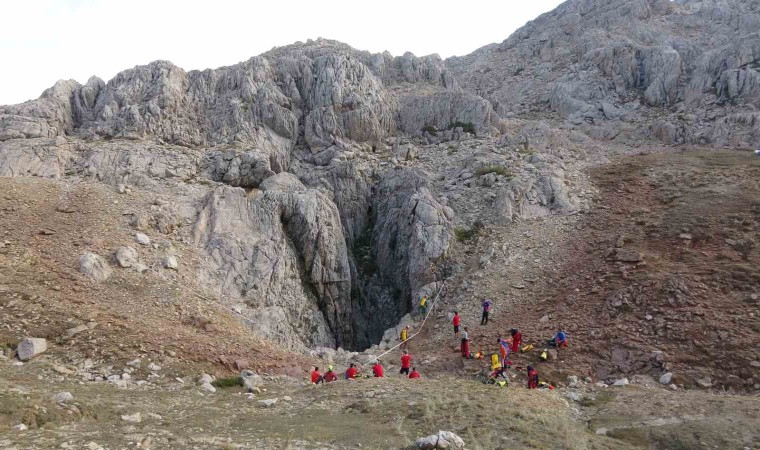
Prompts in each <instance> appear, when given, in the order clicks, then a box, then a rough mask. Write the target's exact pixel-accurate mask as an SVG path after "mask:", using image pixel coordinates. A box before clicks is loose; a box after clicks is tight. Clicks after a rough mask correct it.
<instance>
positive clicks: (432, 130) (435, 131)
mask: <svg viewBox="0 0 760 450" xmlns="http://www.w3.org/2000/svg"><path fill="white" fill-rule="evenodd" d="M426 131H427V133H428V134H429V135H431V136H436V135H437V134H438V129H437V128H436V127H434V126H432V125H425V126H424V127H422V132H423V133H424V132H426Z"/></svg>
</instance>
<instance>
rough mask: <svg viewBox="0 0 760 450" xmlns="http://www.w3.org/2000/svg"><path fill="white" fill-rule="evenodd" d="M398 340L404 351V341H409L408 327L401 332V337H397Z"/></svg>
mask: <svg viewBox="0 0 760 450" xmlns="http://www.w3.org/2000/svg"><path fill="white" fill-rule="evenodd" d="M399 338H400V339H401V348H402V349H406V345H407V344H406V341H407V340H408V339H409V325H407V326H405V327H404V328H403V329H402V330H401V335H400V336H399Z"/></svg>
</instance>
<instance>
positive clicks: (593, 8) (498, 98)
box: [446, 0, 760, 148]
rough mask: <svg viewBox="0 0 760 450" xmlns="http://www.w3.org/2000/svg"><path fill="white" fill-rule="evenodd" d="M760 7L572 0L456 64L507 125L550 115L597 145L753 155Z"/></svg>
mask: <svg viewBox="0 0 760 450" xmlns="http://www.w3.org/2000/svg"><path fill="white" fill-rule="evenodd" d="M759 29H760V4H758V2H757V1H754V0H730V1H726V0H676V1H669V0H633V1H629V0H570V1H567V2H565V3H563V4H562V5H560V6H559V7H558V8H557V9H555V10H554V11H551V12H549V13H546V14H543V15H541V16H540V17H538V18H537V19H535V20H533V21H531V22H529V23H528V24H526V25H525V26H524V27H522V28H521V29H519V30H518V31H516V32H515V33H514V34H512V35H511V36H510V37H509V38H508V39H506V40H505V41H504V42H502V43H500V44H493V45H489V46H486V47H483V48H481V49H479V50H477V51H476V52H474V53H472V54H470V55H468V56H464V57H461V58H451V59H449V60H447V61H446V67H447V68H449V69H450V70H451V72H452V74H453V75H454V76H455V77H456V78H457V80H458V81H459V83H460V85H461V86H462V87H463V88H464V89H465V90H467V91H469V92H473V93H477V94H479V95H481V96H483V97H484V98H486V99H488V100H489V101H490V102H491V103H492V104H493V105H494V109H495V110H496V112H497V113H498V114H499V115H500V116H502V117H509V116H527V117H533V118H538V117H540V116H542V115H544V114H547V113H550V114H551V116H553V117H555V118H556V119H557V120H559V121H561V122H562V123H563V124H564V125H565V126H567V127H570V128H572V129H577V130H581V131H583V132H584V133H586V134H589V135H591V136H593V137H595V138H598V139H604V140H615V141H618V142H624V143H635V142H637V141H640V140H642V139H644V140H646V139H656V140H660V141H662V142H664V143H666V144H682V143H695V144H710V145H715V146H725V147H741V148H754V147H757V146H758V141H759V140H760V115H758V112H757V108H758V107H760V71H758V69H760V36H759V35H758V30H759Z"/></svg>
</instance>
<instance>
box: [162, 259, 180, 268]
mask: <svg viewBox="0 0 760 450" xmlns="http://www.w3.org/2000/svg"><path fill="white" fill-rule="evenodd" d="M161 265H162V266H164V269H172V270H177V268H178V267H179V263H178V262H177V258H176V257H174V256H167V257H165V258H164V260H163V262H162V263H161Z"/></svg>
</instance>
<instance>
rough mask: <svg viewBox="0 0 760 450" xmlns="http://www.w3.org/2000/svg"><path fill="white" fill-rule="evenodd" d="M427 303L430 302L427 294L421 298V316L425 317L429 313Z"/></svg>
mask: <svg viewBox="0 0 760 450" xmlns="http://www.w3.org/2000/svg"><path fill="white" fill-rule="evenodd" d="M427 303H428V298H427V295H423V296H422V298H421V299H420V316H422V317H423V318H424V317H425V314H427Z"/></svg>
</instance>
